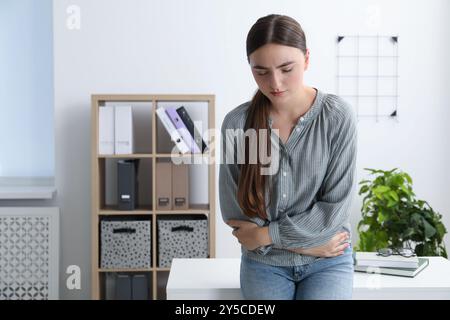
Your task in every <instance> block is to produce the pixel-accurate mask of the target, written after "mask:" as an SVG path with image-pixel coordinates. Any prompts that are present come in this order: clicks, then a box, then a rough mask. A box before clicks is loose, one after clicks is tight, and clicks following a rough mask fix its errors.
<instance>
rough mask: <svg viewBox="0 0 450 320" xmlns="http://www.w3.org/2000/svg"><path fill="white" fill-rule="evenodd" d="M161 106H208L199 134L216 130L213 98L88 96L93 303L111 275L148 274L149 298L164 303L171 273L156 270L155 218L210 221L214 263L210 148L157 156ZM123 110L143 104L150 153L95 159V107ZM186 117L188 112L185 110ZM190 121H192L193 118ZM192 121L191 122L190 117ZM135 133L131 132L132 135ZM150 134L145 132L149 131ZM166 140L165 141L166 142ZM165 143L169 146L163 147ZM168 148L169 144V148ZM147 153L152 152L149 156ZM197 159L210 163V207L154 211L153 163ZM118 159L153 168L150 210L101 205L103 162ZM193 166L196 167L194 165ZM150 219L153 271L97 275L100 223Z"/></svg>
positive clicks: (212, 182) (167, 270) (154, 182)
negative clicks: (185, 217)
mask: <svg viewBox="0 0 450 320" xmlns="http://www.w3.org/2000/svg"><path fill="white" fill-rule="evenodd" d="M160 102H163V103H165V102H183V103H184V102H186V103H190V102H204V103H205V102H206V103H207V110H202V111H201V112H205V113H206V114H207V127H204V128H203V130H206V129H214V126H215V113H214V108H215V105H214V104H215V99H214V95H136V94H133V95H118V94H111V95H110V94H102V95H92V97H91V103H92V118H91V120H92V126H91V128H92V131H91V132H92V135H91V147H92V154H91V161H92V163H91V166H92V168H91V175H92V181H91V188H92V204H91V206H92V224H91V226H92V230H91V233H92V240H91V242H92V248H91V250H92V252H91V254H92V256H91V258H92V269H91V285H92V289H91V292H92V298H93V299H96V300H98V299H103V298H104V291H105V289H104V287H103V286H104V279H103V278H104V275H105V274H107V273H110V272H126V273H138V272H140V273H148V274H151V277H150V279H151V291H152V292H151V296H152V299H161V298H164V291H165V286H166V283H167V276H168V273H169V271H170V268H159V267H158V265H157V262H158V252H157V248H158V245H157V241H158V239H157V218H158V217H159V216H167V215H192V214H195V215H205V216H206V217H207V220H208V241H209V243H208V245H209V246H208V248H209V257H210V258H214V257H215V224H216V223H215V216H216V215H215V212H216V211H215V202H216V201H215V165H214V163H215V161H214V145H213V144H214V142H213V141H212V142H210V143H208V146H209V147H210V149H209V150H211V153H210V152H205V153H203V154H185V155H180V154H178V155H172V154H171V153H170V151H169V152H166V150H163V151H162V152H161V151H160V150H158V143H159V142H160V141H159V140H158V138H160V137H158V130H157V122H158V121H159V120H158V119H157V115H156V108H157V106H158V103H160ZM115 103H118V104H123V103H127V104H130V105H133V104H136V103H141V104H145V105H147V104H148V108H150V110H147V111H148V112H150V113H151V121H150V123H149V124H148V125H149V126H151V130H150V132H151V137H149V140H148V141H146V142H147V143H148V142H150V143H151V148H148V149H151V150H145V152H142V153H139V152H136V153H133V154H121V155H117V154H115V155H99V154H98V141H99V132H98V127H99V126H98V122H99V107H100V106H104V105H107V104H115ZM188 112H189V109H188ZM191 117H192V115H191ZM192 118H193V120H194V121H196V120H197V119H195V117H192ZM136 129H137V128H134V130H136ZM147 129H148V128H147ZM166 139H167V137H166ZM166 143H167V141H166ZM170 143H171V142H170ZM150 151H151V152H150ZM174 156H176V157H182V158H185V157H192V159H194V158H195V157H201V158H205V157H206V158H208V162H207V163H206V164H202V165H204V166H206V167H207V172H208V176H207V179H208V188H207V193H208V196H207V197H208V201H207V203H200V204H196V203H193V204H191V205H190V207H189V209H188V210H166V211H164V210H156V193H155V190H156V179H155V177H156V169H155V168H156V161H157V160H158V159H164V158H171V157H174ZM119 159H145V161H149V162H151V176H152V178H151V179H152V181H151V193H149V194H148V197H151V198H149V199H146V200H148V202H150V203H151V204H150V205H148V204H145V205H140V206H138V208H137V210H133V211H121V210H118V209H117V207H116V206H114V205H110V204H106V201H105V190H106V188H107V187H108V186H107V185H106V182H105V180H106V166H107V164H106V163H107V161H117V160H119ZM195 163H196V162H195V161H194V164H195ZM190 179H195V177H190ZM111 216H114V217H120V216H124V217H129V216H136V217H141V218H142V217H148V219H150V220H151V246H152V248H151V254H152V267H151V268H144V269H101V268H100V234H99V230H100V229H99V225H100V221H101V219H102V217H111Z"/></svg>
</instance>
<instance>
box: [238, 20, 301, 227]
mask: <svg viewBox="0 0 450 320" xmlns="http://www.w3.org/2000/svg"><path fill="white" fill-rule="evenodd" d="M269 43H274V44H280V45H285V46H290V47H295V48H298V49H300V50H301V51H302V52H303V53H304V54H306V39H305V34H304V32H303V30H302V27H301V26H300V24H299V23H298V22H297V21H296V20H294V19H293V18H291V17H288V16H285V15H276V14H271V15H268V16H265V17H262V18H259V19H258V20H257V21H256V22H255V24H254V25H253V26H252V27H251V29H250V31H249V32H248V35H247V60H248V62H249V63H250V55H251V54H252V53H253V52H254V51H255V50H257V49H258V48H260V47H262V46H264V45H266V44H269ZM270 106H271V102H270V100H269V99H268V98H267V97H266V96H265V95H264V94H263V93H262V92H261V91H260V90H259V89H258V90H257V91H256V93H255V95H254V96H253V98H252V101H251V102H250V105H249V107H248V110H247V118H246V121H245V126H244V132H246V130H248V129H255V130H256V133H257V134H256V139H257V140H256V141H257V154H258V156H257V161H256V164H251V163H250V162H249V149H250V146H249V143H247V139H244V146H245V162H244V163H243V164H240V176H239V182H238V192H237V193H238V194H237V198H238V203H239V206H240V207H241V209H242V211H243V213H244V214H245V215H247V216H248V217H250V218H254V217H260V218H262V219H267V212H266V201H265V195H266V187H267V184H268V183H269V180H268V179H267V177H268V176H267V175H261V170H262V168H263V167H264V166H263V165H262V163H261V161H260V160H261V159H260V156H261V154H260V150H259V146H260V143H259V137H260V136H259V134H258V133H259V132H260V130H261V129H265V130H267V131H266V132H268V133H269V134H267V135H266V137H267V141H266V142H267V144H266V145H267V149H266V150H267V152H268V156H270V154H271V140H270V135H271V134H270V128H269V111H270ZM250 141H251V140H250ZM268 187H269V194H271V193H272V185H269V186H268ZM270 198H271V197H270V196H269V199H270ZM269 204H270V201H269Z"/></svg>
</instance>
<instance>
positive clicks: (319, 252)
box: [288, 232, 350, 258]
mask: <svg viewBox="0 0 450 320" xmlns="http://www.w3.org/2000/svg"><path fill="white" fill-rule="evenodd" d="M348 239H349V235H348V232H340V233H338V234H336V235H335V236H334V237H333V238H331V240H330V241H328V242H327V243H326V244H324V245H322V246H320V247H312V248H308V249H305V248H294V249H288V250H290V251H293V252H295V253H299V254H304V255H307V256H314V257H324V258H329V257H337V256H340V255H341V254H344V250H345V249H346V248H348V247H349V246H350V244H349V243H347V242H345V243H343V242H344V241H346V240H348Z"/></svg>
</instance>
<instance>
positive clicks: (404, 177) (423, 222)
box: [356, 168, 447, 258]
mask: <svg viewBox="0 0 450 320" xmlns="http://www.w3.org/2000/svg"><path fill="white" fill-rule="evenodd" d="M365 170H367V171H370V172H371V174H373V175H376V177H375V178H374V179H373V181H371V180H363V181H361V182H360V183H359V184H360V185H361V188H360V190H359V195H364V199H363V205H362V220H361V221H360V222H359V223H358V233H359V243H358V246H357V247H356V250H357V251H377V250H378V249H380V248H387V247H390V248H405V247H406V248H411V249H414V250H415V253H416V254H417V255H418V256H443V257H445V258H447V252H446V249H445V244H444V240H443V239H444V235H445V234H446V233H447V230H446V229H445V226H444V224H443V223H442V222H441V218H442V216H441V215H440V214H439V213H437V212H435V211H434V210H433V208H431V206H430V205H429V204H428V203H427V202H426V201H423V200H418V199H416V197H415V194H414V192H413V191H412V179H411V177H410V176H409V175H408V174H407V173H406V172H401V171H399V172H397V168H395V169H392V170H390V171H383V170H375V169H369V168H365Z"/></svg>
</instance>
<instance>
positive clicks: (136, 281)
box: [131, 274, 150, 300]
mask: <svg viewBox="0 0 450 320" xmlns="http://www.w3.org/2000/svg"><path fill="white" fill-rule="evenodd" d="M131 288H132V299H133V300H149V298H150V297H149V290H148V289H149V288H148V280H147V276H146V275H145V274H135V275H133V280H132V284H131Z"/></svg>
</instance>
